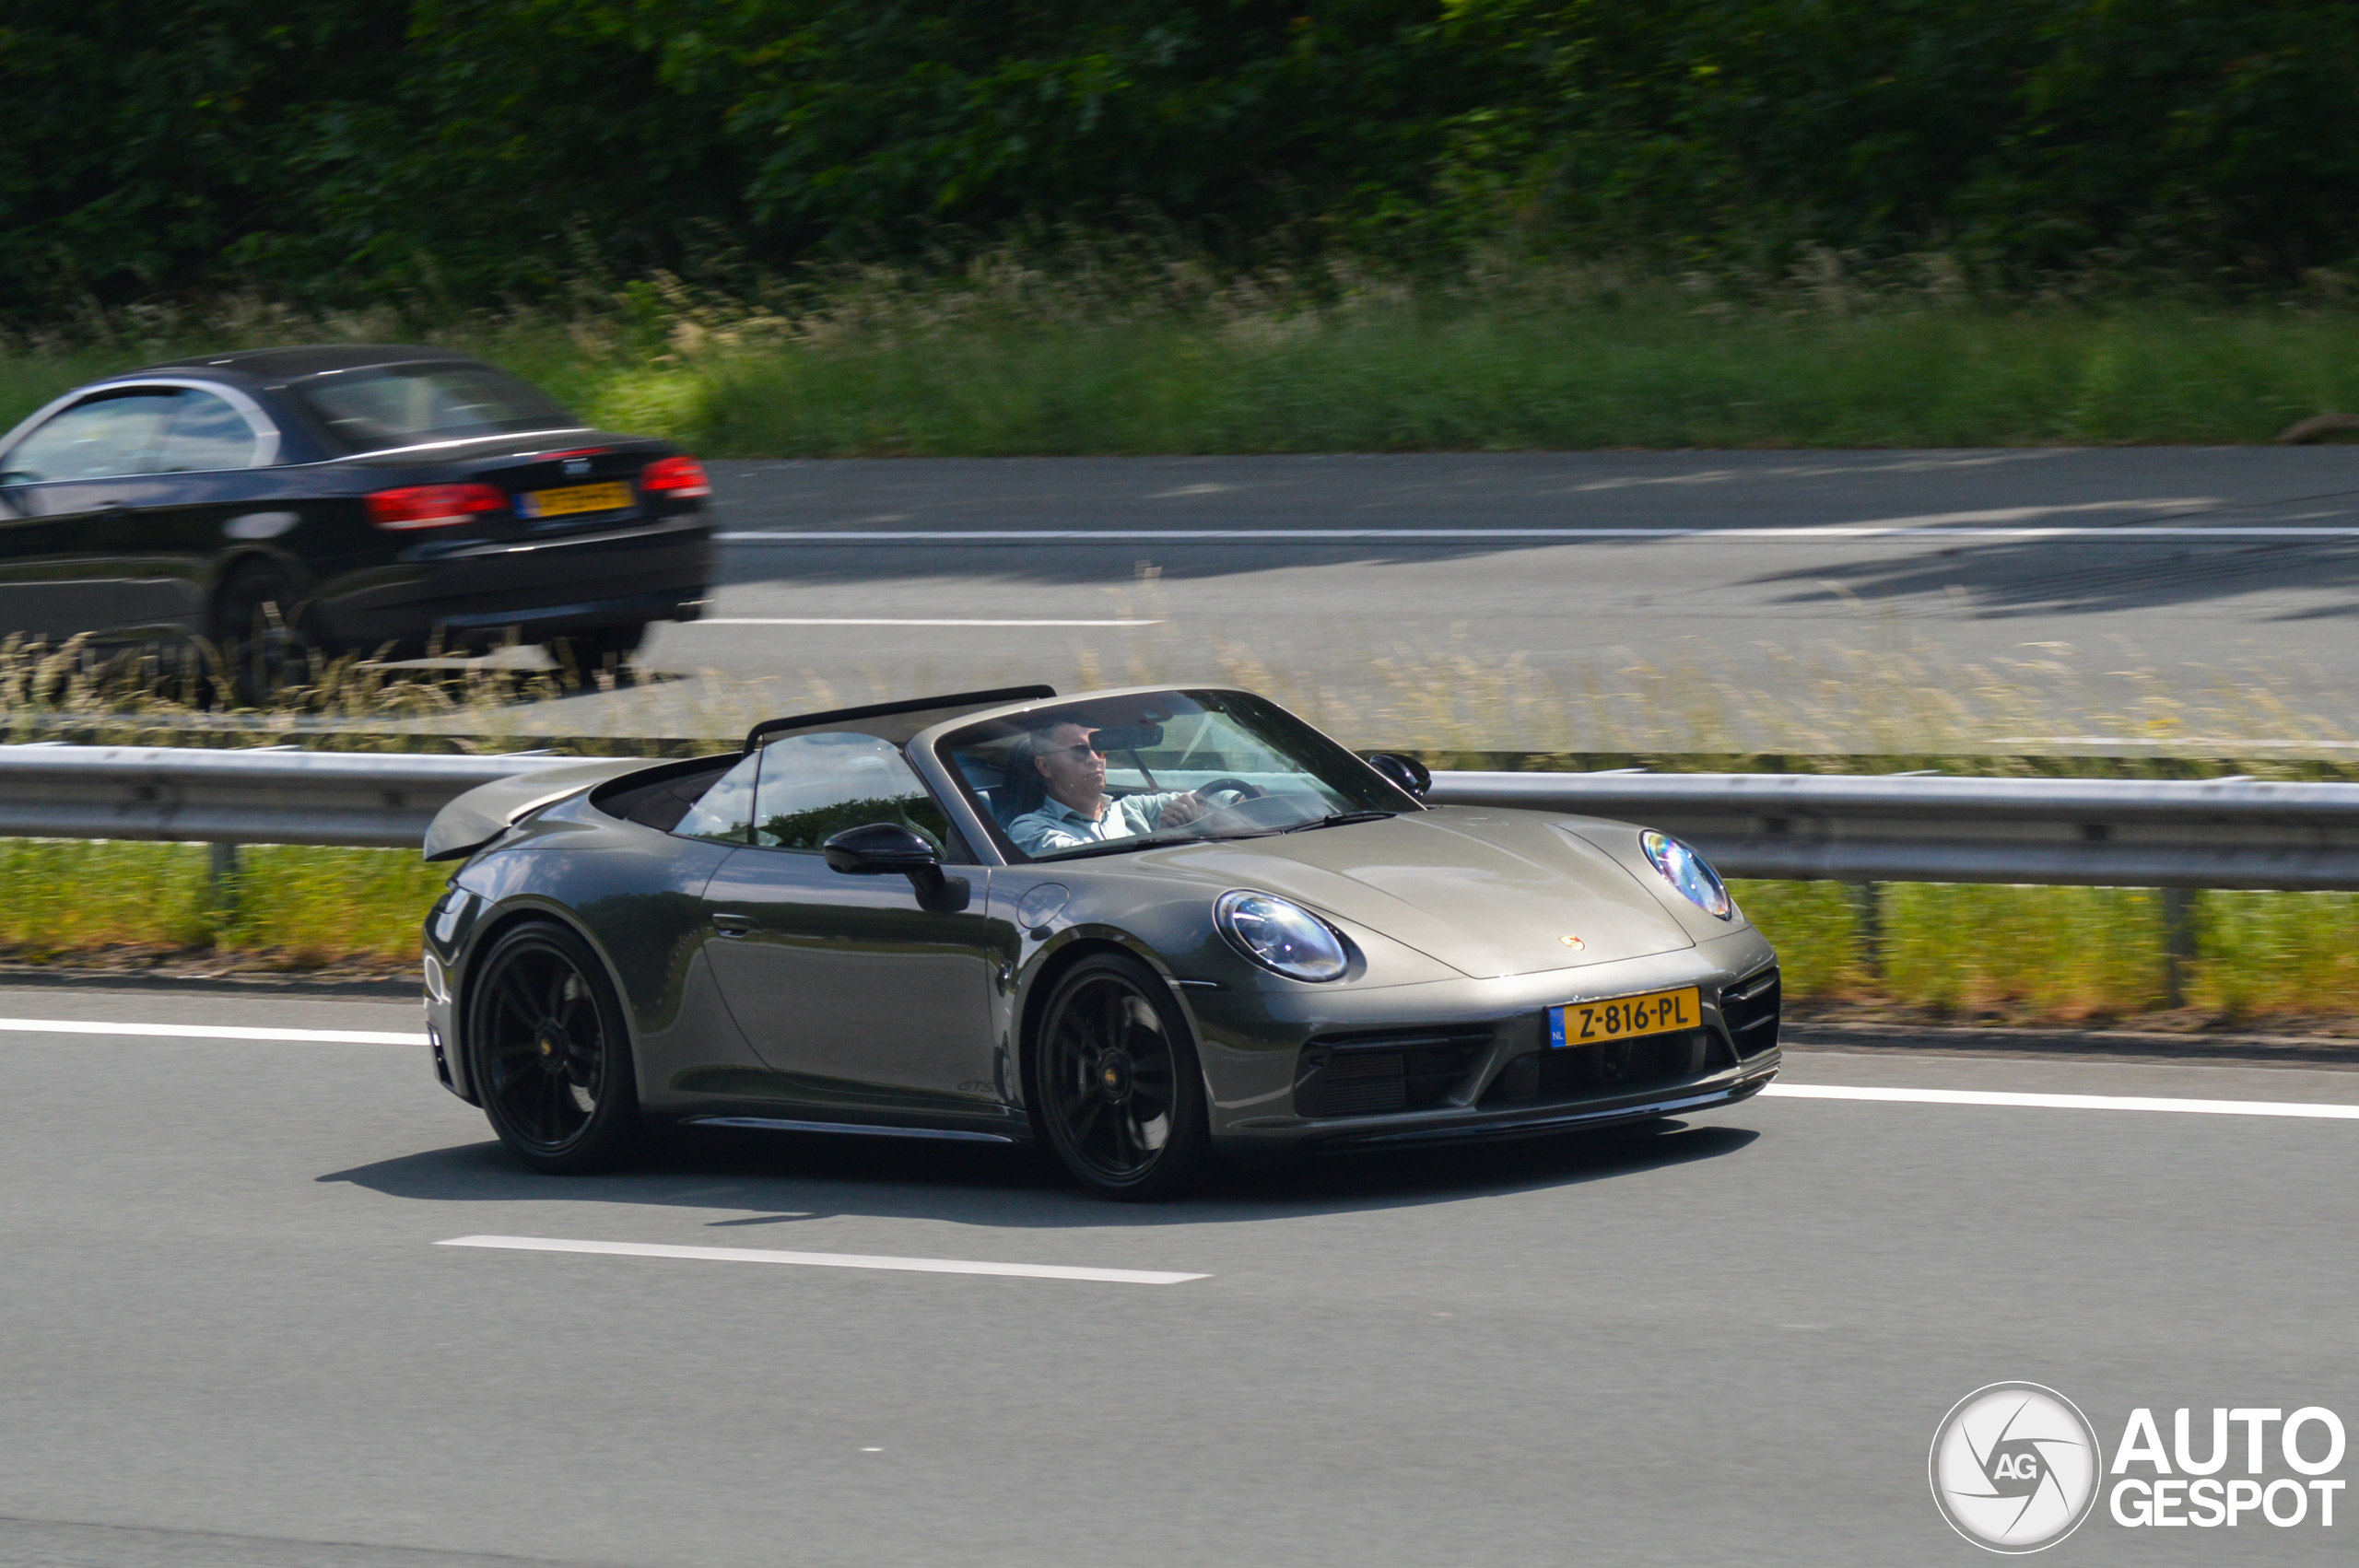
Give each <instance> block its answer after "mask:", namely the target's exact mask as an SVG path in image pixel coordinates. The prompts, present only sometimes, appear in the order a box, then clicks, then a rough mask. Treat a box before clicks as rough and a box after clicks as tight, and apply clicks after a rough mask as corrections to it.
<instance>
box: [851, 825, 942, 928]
mask: <svg viewBox="0 0 2359 1568" xmlns="http://www.w3.org/2000/svg"><path fill="white" fill-rule="evenodd" d="M819 853H820V855H821V856H823V857H824V858H825V859H826V860H827V865H828V867H829V868H830V869H831V870H834V871H839V872H848V873H849V874H851V875H853V876H886V875H890V874H891V873H892V872H900V873H901V874H902V875H904V876H906V877H908V878H909V879H910V886H912V887H914V888H916V889H917V891H918V904H919V906H920V907H922V908H926V909H931V910H934V911H936V912H937V913H955V912H956V911H957V910H958V909H961V908H964V907H966V903H967V883H966V882H965V881H964V880H963V879H960V880H957V881H953V880H952V879H950V878H947V877H945V876H944V875H943V874H942V856H941V855H940V854H939V853H937V852H936V851H935V849H934V847H933V845H931V844H929V843H927V842H926V840H925V837H924V836H923V835H921V834H920V833H919V832H918V831H917V829H915V828H913V827H909V826H906V825H903V824H901V823H898V822H872V823H869V824H867V825H864V826H861V827H847V828H845V829H844V830H843V831H842V832H841V833H839V834H837V835H836V836H835V837H832V838H830V839H828V840H827V842H826V843H825V844H822V845H820V846H819Z"/></svg>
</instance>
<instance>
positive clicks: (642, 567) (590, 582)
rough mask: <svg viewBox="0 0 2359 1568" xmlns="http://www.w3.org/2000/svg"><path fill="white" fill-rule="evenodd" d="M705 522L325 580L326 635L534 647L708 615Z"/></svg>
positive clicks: (450, 645) (404, 645) (427, 560)
mask: <svg viewBox="0 0 2359 1568" xmlns="http://www.w3.org/2000/svg"><path fill="white" fill-rule="evenodd" d="M711 581H712V526H711V524H710V521H707V520H706V519H704V518H701V517H698V518H693V519H685V520H681V521H675V522H671V523H668V524H662V525H656V526H652V527H651V526H647V525H644V524H641V525H637V526H633V527H628V528H623V529H615V530H606V531H599V532H590V533H585V534H580V535H575V536H571V537H558V538H550V539H535V540H526V541H513V542H501V543H497V544H469V545H464V546H461V547H458V548H454V549H450V550H438V551H435V552H433V553H431V554H428V553H427V552H425V551H420V552H418V553H417V555H416V556H412V557H411V558H410V559H407V560H404V561H401V562H398V563H396V564H394V565H392V566H389V567H384V568H375V569H373V570H370V571H366V572H362V573H358V574H355V576H354V579H347V580H346V581H345V582H342V583H338V584H331V585H330V586H329V588H328V591H327V592H326V593H325V594H324V595H323V600H322V603H321V604H320V610H321V614H322V619H323V629H324V630H325V631H326V633H327V634H328V636H329V637H330V638H333V639H334V641H335V642H337V643H339V644H342V645H343V646H345V647H347V648H353V649H364V650H366V649H377V648H380V647H383V646H385V645H388V644H391V645H393V647H394V648H395V649H400V650H404V651H424V650H425V649H427V648H428V646H430V645H432V644H434V643H436V642H437V641H439V642H440V644H441V646H443V647H444V648H447V649H468V648H482V647H486V646H489V645H495V644H498V643H499V642H501V641H503V640H504V639H505V638H507V636H508V635H509V634H510V632H511V631H513V632H514V633H515V634H516V636H517V637H518V638H520V639H521V640H522V641H526V642H532V641H536V640H539V639H542V638H550V637H555V636H558V635H562V634H564V633H569V632H587V631H595V630H599V629H602V628H605V627H610V626H631V625H638V624H642V623H645V622H648V621H690V620H695V619H696V618H697V617H698V616H699V615H701V614H703V613H704V606H705V602H706V595H707V593H708V592H709V591H710V584H711Z"/></svg>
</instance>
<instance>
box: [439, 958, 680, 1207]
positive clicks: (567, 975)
mask: <svg viewBox="0 0 2359 1568" xmlns="http://www.w3.org/2000/svg"><path fill="white" fill-rule="evenodd" d="M467 1045H468V1047H469V1050H470V1051H471V1053H472V1055H471V1057H470V1059H469V1060H470V1065H471V1066H472V1068H473V1070H474V1078H475V1090H476V1093H477V1094H480V1095H481V1096H482V1099H483V1107H484V1114H485V1115H486V1116H487V1117H489V1118H490V1121H491V1129H492V1130H493V1131H494V1132H496V1133H498V1134H499V1141H501V1142H502V1143H505V1144H506V1145H508V1148H509V1150H510V1152H511V1153H514V1154H515V1155H516V1156H517V1158H519V1159H521V1160H522V1161H523V1162H524V1163H525V1164H528V1165H530V1166H532V1167H533V1168H534V1170H536V1171H543V1172H546V1173H547V1174H549V1175H552V1176H577V1175H581V1174H584V1173H587V1172H591V1171H603V1170H611V1169H613V1168H614V1167H616V1165H620V1164H628V1162H629V1161H630V1160H632V1159H633V1158H635V1157H637V1155H638V1154H639V1153H640V1150H641V1148H642V1147H643V1145H644V1142H645V1127H644V1124H643V1123H642V1121H641V1119H640V1112H639V1086H638V1082H637V1081H636V1079H635V1077H634V1076H633V1072H632V1065H631V1054H630V1034H629V1030H628V1026H627V1024H626V1022H625V1020H624V1017H623V1010H622V1004H621V1002H620V1001H619V1000H616V996H615V989H614V987H613V986H612V985H611V984H609V983H608V982H607V979H606V975H605V968H604V965H601V964H600V963H599V962H598V955H597V954H595V953H594V952H593V951H592V950H591V947H590V944H589V943H588V942H584V941H583V940H582V939H581V936H580V935H579V934H577V933H576V932H574V931H573V930H569V929H568V928H566V927H564V926H561V925H558V924H557V922H555V921H554V920H532V921H528V922H526V923H525V924H523V925H520V926H517V927H515V928H513V929H511V930H509V931H507V932H506V933H504V934H503V935H501V936H500V937H499V939H498V940H497V941H495V942H493V943H492V946H491V949H490V951H489V952H487V953H486V954H484V955H483V957H482V958H481V959H480V960H479V961H478V964H477V968H476V977H475V983H474V985H473V987H472V988H471V989H470V994H469V1000H468V1005H467Z"/></svg>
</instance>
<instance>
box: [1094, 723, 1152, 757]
mask: <svg viewBox="0 0 2359 1568" xmlns="http://www.w3.org/2000/svg"><path fill="white" fill-rule="evenodd" d="M1089 744H1090V747H1091V749H1092V750H1094V751H1097V752H1098V753H1100V754H1103V753H1106V752H1144V751H1153V750H1154V749H1155V748H1156V747H1157V746H1159V745H1161V744H1163V726H1162V725H1160V724H1109V725H1107V726H1106V727H1105V728H1104V729H1102V730H1092V731H1090V732H1089Z"/></svg>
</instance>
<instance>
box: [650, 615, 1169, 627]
mask: <svg viewBox="0 0 2359 1568" xmlns="http://www.w3.org/2000/svg"><path fill="white" fill-rule="evenodd" d="M680 624H681V625H682V626H1161V625H1162V624H1163V623H1162V622H1161V621H1138V620H1128V621H949V620H923V621H920V620H886V619H869V618H852V617H845V616H834V615H828V616H817V615H706V616H704V617H703V618H702V619H700V620H694V621H683V622H681V623H680Z"/></svg>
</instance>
